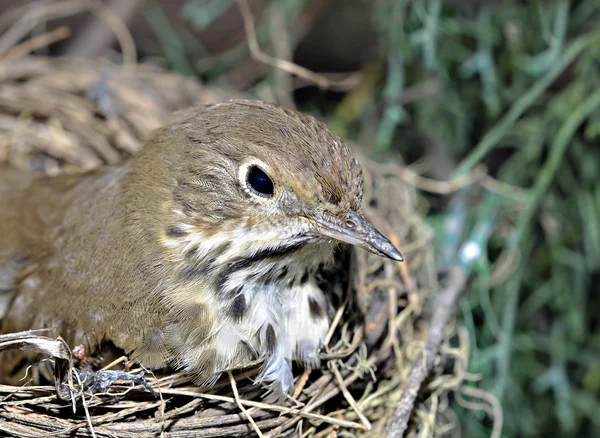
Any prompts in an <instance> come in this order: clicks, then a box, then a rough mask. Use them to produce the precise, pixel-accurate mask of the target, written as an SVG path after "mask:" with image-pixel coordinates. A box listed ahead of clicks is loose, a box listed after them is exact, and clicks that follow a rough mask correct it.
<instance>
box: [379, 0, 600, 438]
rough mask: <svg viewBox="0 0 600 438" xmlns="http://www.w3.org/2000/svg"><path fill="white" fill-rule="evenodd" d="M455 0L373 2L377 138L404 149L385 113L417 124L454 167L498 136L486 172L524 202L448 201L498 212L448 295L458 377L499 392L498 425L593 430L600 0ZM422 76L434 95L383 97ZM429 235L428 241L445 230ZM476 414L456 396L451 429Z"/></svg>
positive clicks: (477, 213)
mask: <svg viewBox="0 0 600 438" xmlns="http://www.w3.org/2000/svg"><path fill="white" fill-rule="evenodd" d="M458 3H459V2H446V3H442V2H440V1H437V0H431V1H424V2H420V3H419V4H416V3H412V4H410V5H409V4H406V3H404V4H403V3H402V2H387V1H386V2H384V1H382V2H380V4H379V10H378V12H379V14H378V16H377V19H378V24H379V28H380V30H381V32H382V35H383V36H384V37H385V38H386V42H387V47H388V60H389V62H388V64H387V66H388V67H387V68H388V74H387V76H386V82H385V83H384V84H382V91H381V100H382V101H383V102H385V109H384V111H383V114H382V116H381V122H380V125H379V135H378V137H377V139H378V143H377V146H378V148H379V150H384V149H386V148H387V147H391V146H392V145H394V147H396V148H397V147H400V148H401V149H402V150H405V151H406V154H407V155H408V154H410V150H411V147H413V145H412V144H408V143H405V142H404V141H403V139H402V138H399V137H397V136H393V135H391V134H390V133H391V132H392V133H393V132H394V131H395V129H394V128H392V127H390V124H392V123H395V126H396V127H403V129H404V130H407V129H412V130H418V131H420V132H422V133H423V134H424V135H425V136H426V137H427V138H429V139H430V143H432V144H433V143H438V144H439V143H441V144H443V145H444V151H446V153H447V157H446V159H447V160H450V161H451V162H456V163H457V165H456V171H455V172H454V175H456V176H458V175H461V174H464V173H466V172H469V171H470V170H472V169H473V168H474V167H475V165H477V164H478V163H480V162H482V161H483V162H487V163H488V164H490V165H496V164H499V163H496V162H495V160H494V159H493V157H494V155H491V154H493V152H494V150H496V149H497V148H499V147H503V148H509V149H510V150H511V155H510V157H508V158H506V157H504V158H502V160H504V161H503V162H502V163H501V164H502V166H501V168H500V170H499V172H498V175H497V177H498V178H499V179H500V180H501V181H503V182H506V183H509V184H512V185H514V186H516V187H520V188H522V189H524V190H525V192H524V193H525V195H526V198H525V200H524V202H520V201H519V200H518V198H512V197H506V198H505V199H503V200H500V201H499V202H498V205H499V206H500V208H499V210H494V215H495V216H494V217H492V216H486V215H489V209H488V210H486V209H485V207H484V203H481V204H478V205H473V206H472V207H470V208H468V209H467V208H466V207H464V204H463V208H464V211H462V212H461V214H462V218H461V220H462V221H464V222H465V223H467V224H470V223H474V222H477V223H482V221H483V223H485V218H486V217H488V220H494V218H495V217H496V216H497V219H498V223H497V225H496V234H495V235H494V236H493V237H492V239H491V240H490V242H489V244H488V245H487V247H484V251H483V256H482V257H481V258H480V259H479V260H478V261H477V262H476V263H475V264H474V266H473V267H472V268H473V273H474V276H473V281H472V283H471V286H470V289H469V291H468V292H467V295H466V296H465V298H464V299H463V302H462V304H461V310H462V315H463V320H464V322H465V325H466V326H467V328H468V329H469V331H470V335H471V342H472V346H473V352H472V362H471V365H470V369H469V371H470V372H471V373H480V374H481V375H482V376H483V379H482V380H481V381H480V382H478V383H476V384H475V383H473V385H477V386H479V387H480V388H483V389H486V390H489V391H492V392H493V393H494V394H495V395H496V396H497V397H498V398H499V399H500V400H501V402H502V405H503V409H504V424H505V427H504V433H503V435H504V436H573V437H575V436H600V428H599V421H598V419H597V418H594V416H593V415H591V413H592V412H600V401H599V394H600V391H599V387H600V385H599V383H598V376H599V375H600V373H599V371H598V365H597V363H598V360H599V359H600V348H599V342H598V334H597V333H596V331H597V328H598V326H599V324H600V307H599V305H600V302H599V301H600V297H599V296H598V295H599V294H598V287H597V286H596V285H595V283H596V282H597V281H598V278H599V274H600V263H599V252H600V240H599V239H600V228H599V227H600V202H598V199H599V196H598V193H599V191H600V183H599V178H598V176H599V173H598V171H599V170H600V168H599V166H600V142H599V139H600V137H599V126H600V125H599V118H600V91H599V90H600V87H599V86H598V85H599V83H598V81H599V80H600V74H599V69H598V67H599V66H600V56H599V55H600V54H599V52H600V32H599V31H598V23H599V20H600V3H598V2H596V1H594V0H590V1H580V2H572V3H569V2H565V1H555V2H548V1H544V2H542V1H539V2H498V3H496V2H486V4H485V5H484V6H482V7H480V8H478V9H475V8H469V7H467V6H465V5H462V6H461V5H458ZM389 8H399V9H401V12H398V13H396V14H397V15H394V14H391V13H390V12H389V11H390V9H389ZM399 29H401V30H399ZM407 42H408V43H407ZM398 51H402V53H401V54H398V53H396V52H398ZM395 57H397V58H398V59H400V61H397V60H396V59H395ZM430 78H434V79H435V80H438V81H440V82H441V84H442V85H441V89H442V93H441V95H438V96H435V97H434V98H424V99H421V100H419V101H416V102H414V103H411V104H409V105H406V106H401V105H399V104H398V102H399V101H400V100H401V96H402V93H403V92H405V91H406V89H407V87H410V86H411V85H414V84H415V83H419V82H421V81H423V80H426V79H430ZM388 111H390V113H391V116H388V115H387V112H388ZM398 114H402V117H398V116H397V115H398ZM390 120H391V122H390ZM482 195H484V196H486V197H487V196H488V195H485V193H482ZM455 214H456V211H454V210H452V209H449V210H447V211H442V212H438V215H437V219H436V220H439V217H440V216H441V217H444V216H446V217H447V218H452V215H455ZM468 229H469V227H468V226H467V227H466V230H468ZM438 236H439V237H440V239H439V242H438V245H439V247H440V248H439V254H442V255H443V254H446V253H447V249H448V247H449V246H450V247H454V246H455V243H452V242H451V241H449V240H448V238H447V235H445V234H444V233H438ZM454 238H456V236H454ZM507 260H508V262H507ZM440 262H441V263H442V264H443V263H444V259H443V258H441V259H440ZM500 268H502V269H503V270H504V274H503V275H499V274H498V273H499V272H501V269H500ZM480 414H481V413H475V412H473V411H462V412H461V419H462V422H463V427H464V430H463V434H464V436H488V435H489V433H490V429H489V426H490V425H489V423H485V422H483V423H482V421H483V420H484V419H485V418H486V417H485V415H480Z"/></svg>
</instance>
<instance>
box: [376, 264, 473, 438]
mask: <svg viewBox="0 0 600 438" xmlns="http://www.w3.org/2000/svg"><path fill="white" fill-rule="evenodd" d="M467 278H468V276H467V273H466V272H465V270H464V269H462V268H461V267H459V266H455V267H453V268H451V269H450V273H449V276H448V284H447V286H446V287H445V288H444V289H442V290H441V291H440V293H439V295H438V299H437V301H436V303H435V311H434V313H433V315H432V317H431V321H430V324H429V334H428V335H427V340H426V341H425V346H424V347H423V349H422V350H421V352H420V353H419V355H418V356H417V358H416V359H415V361H414V362H413V365H412V368H411V370H410V373H409V375H408V378H407V381H406V383H405V384H404V387H403V391H402V396H401V397H400V401H399V402H398V404H397V406H396V410H395V412H394V415H393V417H392V420H391V422H390V426H389V428H388V432H387V436H388V438H397V437H401V436H403V435H404V432H405V431H406V428H407V427H408V421H409V419H410V416H411V413H412V410H413V408H414V405H415V400H416V398H417V396H418V394H419V389H420V388H421V385H422V384H423V381H424V380H425V378H426V377H427V376H428V375H429V373H430V372H431V369H432V368H433V364H434V360H435V358H436V356H437V354H438V352H439V349H440V345H441V343H442V341H443V339H444V330H445V328H446V326H447V325H448V321H449V320H450V317H451V316H452V315H453V313H454V306H455V304H456V301H457V300H458V297H459V296H460V294H461V292H462V291H463V289H464V288H465V285H466V283H467Z"/></svg>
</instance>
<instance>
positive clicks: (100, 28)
mask: <svg viewBox="0 0 600 438" xmlns="http://www.w3.org/2000/svg"><path fill="white" fill-rule="evenodd" d="M143 3H144V0H129V1H125V2H124V1H116V0H112V1H111V2H110V3H109V4H108V5H105V4H103V3H101V2H94V3H93V4H91V5H90V8H89V10H90V12H91V13H92V14H94V15H95V16H96V17H97V18H98V19H99V20H98V19H96V20H94V21H92V22H91V23H89V24H88V25H87V26H86V28H85V29H84V31H83V32H81V33H79V34H77V36H76V38H74V39H73V40H72V41H69V43H70V44H69V46H68V48H67V49H66V50H65V54H66V56H69V57H73V58H81V57H88V58H94V57H97V56H98V55H100V53H101V51H102V50H103V49H105V48H106V47H107V46H108V45H109V44H111V42H112V40H113V38H116V40H117V41H118V42H119V46H121V50H122V52H123V58H124V60H125V64H129V65H132V64H134V63H135V62H136V57H137V49H136V47H135V41H134V40H133V36H132V35H131V32H130V31H129V29H128V28H127V21H128V20H129V19H131V17H132V16H133V15H134V14H135V13H136V12H137V11H138V10H139V9H140V8H141V6H142V4H143Z"/></svg>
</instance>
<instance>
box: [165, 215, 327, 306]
mask: <svg viewBox="0 0 600 438" xmlns="http://www.w3.org/2000/svg"><path fill="white" fill-rule="evenodd" d="M223 228H227V229H228V230H227V231H225V230H223V231H219V232H216V233H212V234H210V235H209V234H208V233H203V232H201V231H198V230H197V229H196V228H194V227H188V228H186V227H183V226H182V227H181V228H179V229H176V230H172V231H173V233H172V234H173V235H172V236H168V237H167V238H166V239H165V241H164V243H165V244H166V245H167V246H169V247H170V250H171V253H172V254H173V261H174V262H175V263H176V265H177V266H178V269H177V271H178V274H177V275H178V277H179V278H178V280H180V281H181V282H183V283H185V282H188V283H202V284H203V285H204V286H205V287H208V288H210V289H212V290H213V291H215V292H216V293H217V294H219V295H229V294H236V293H239V292H240V290H242V289H244V288H249V287H257V286H258V287H260V286H263V285H274V286H277V287H278V289H282V288H286V287H292V286H294V285H297V284H300V283H302V282H305V281H306V280H307V278H308V277H309V276H310V275H312V274H313V273H315V272H316V271H317V270H318V269H319V266H321V265H323V264H328V263H330V262H331V261H332V260H333V252H334V248H335V246H334V245H332V244H331V243H329V242H326V241H317V242H315V241H309V240H308V239H306V238H304V237H295V238H289V239H284V240H279V239H278V233H277V231H276V230H272V229H271V230H270V229H268V228H265V229H259V228H256V229H252V228H248V227H247V226H244V225H243V224H242V223H240V224H239V225H238V226H234V227H223Z"/></svg>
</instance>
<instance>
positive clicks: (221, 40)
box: [0, 0, 600, 437]
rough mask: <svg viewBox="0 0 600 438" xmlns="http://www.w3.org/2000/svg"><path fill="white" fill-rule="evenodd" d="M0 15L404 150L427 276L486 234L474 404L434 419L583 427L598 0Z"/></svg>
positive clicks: (49, 9)
mask: <svg viewBox="0 0 600 438" xmlns="http://www.w3.org/2000/svg"><path fill="white" fill-rule="evenodd" d="M32 6H34V7H32ZM0 14H1V15H0V27H1V30H2V35H1V36H0V52H3V51H5V50H7V48H8V47H10V46H11V45H13V44H14V43H16V42H18V41H20V40H22V39H24V38H31V37H35V36H36V35H48V32H52V31H53V30H56V29H60V28H61V27H62V26H67V27H68V28H69V29H70V35H69V38H56V41H50V44H45V45H43V47H41V48H39V49H35V48H34V49H32V50H33V52H34V53H37V54H43V55H51V56H60V57H67V58H82V57H83V58H97V57H105V58H109V59H112V60H114V61H116V62H125V63H127V62H133V61H138V62H152V63H156V64H159V65H161V66H163V67H165V68H167V69H169V70H171V71H174V72H177V73H180V74H182V75H185V76H189V77H194V78H198V80H200V81H202V82H203V83H205V84H207V85H208V86H210V87H215V88H219V89H223V90H227V91H231V92H232V93H234V94H235V93H238V92H239V93H242V92H243V93H246V95H250V96H252V97H255V98H259V99H263V100H267V101H272V102H278V103H280V104H282V105H286V106H289V107H296V108H298V109H300V110H302V111H305V112H308V113H311V114H313V115H315V116H316V117H318V118H320V119H321V120H323V121H325V122H326V123H328V124H329V126H330V127H331V128H332V129H333V130H335V131H336V132H337V133H338V134H339V135H341V136H342V137H343V138H345V139H347V140H348V141H350V142H354V143H356V144H358V145H360V146H359V147H361V148H362V150H363V152H364V153H365V154H367V155H368V156H370V157H371V158H372V159H374V160H377V161H381V162H385V161H388V160H394V161H397V162H400V163H402V165H403V169H404V173H403V178H405V179H406V181H407V182H410V183H411V184H413V185H415V186H416V187H417V188H418V189H419V190H420V192H421V194H422V210H423V212H424V213H426V218H427V221H428V223H429V225H430V226H431V227H432V228H433V229H434V230H435V231H436V233H435V235H436V236H437V238H436V239H435V241H432V242H431V245H436V248H437V251H436V252H437V254H438V255H439V260H438V266H439V269H440V272H443V271H444V268H445V267H447V266H450V265H451V264H453V263H456V260H455V257H456V256H455V254H456V251H454V250H453V249H455V248H456V246H457V245H458V243H457V242H459V241H460V240H461V239H462V238H463V234H466V230H468V229H470V228H472V227H473V226H475V225H477V226H483V227H484V228H485V229H486V230H489V232H491V237H490V238H489V240H487V239H486V240H485V244H483V245H478V246H477V245H476V246H475V247H474V250H475V252H476V253H475V255H473V259H472V260H473V262H472V263H471V264H470V266H469V269H470V270H471V271H472V276H471V281H470V282H469V286H468V289H467V290H465V292H464V293H463V295H462V298H461V300H460V302H459V308H458V317H459V319H460V321H461V323H462V324H463V325H464V327H465V328H466V333H467V335H468V338H469V345H470V350H471V351H470V363H469V370H468V371H469V374H468V379H467V380H468V383H467V384H466V385H467V386H468V387H471V388H474V389H475V390H476V391H479V392H477V393H478V394H480V395H481V397H482V398H483V399H486V397H487V401H488V403H479V404H477V403H473V402H469V401H467V400H464V399H462V397H461V396H460V393H459V394H457V395H456V397H454V398H453V400H452V403H453V404H454V411H455V412H456V413H457V415H458V418H459V420H460V421H459V424H460V430H454V431H451V432H449V433H448V434H449V435H453V436H466V437H487V436H490V434H491V432H492V423H491V421H490V419H489V418H490V416H491V415H490V411H491V410H492V408H493V407H496V408H497V403H496V400H497V401H498V402H499V403H500V405H501V407H502V418H503V425H504V427H503V432H502V436H506V437H534V436H540V437H541V436H564V437H593V436H600V334H599V331H598V326H599V324H600V293H599V292H600V287H599V286H598V283H599V282H600V183H599V180H600V177H599V175H600V2H599V1H598V0H581V1H575V0H573V1H552V0H543V1H542V0H539V1H508V0H506V1H501V0H461V1H459V0H453V1H452V0H446V1H442V0H419V1H417V0H413V1H409V0H272V1H269V0H238V1H235V0H146V1H144V0H110V1H109V0H106V1H104V2H99V1H98V2H94V1H81V0H73V1H46V0H33V1H24V0H4V1H2V2H0ZM40 17H43V19H40ZM98 18H101V19H98ZM28 20H29V21H28ZM31 20H33V21H34V22H35V23H34V25H33V26H30V27H27V32H26V34H19V29H20V28H21V29H23V26H21V27H19V26H18V24H19V23H21V24H23V23H25V24H26V23H27V22H30V21H31ZM15 23H16V24H15ZM15 29H16V30H15ZM127 30H129V32H127ZM11 32H12V33H11ZM0 86H1V85H0ZM449 223H453V224H454V228H452V232H448V228H447V227H448V224H449ZM475 229H476V230H477V227H475ZM496 411H497V409H496ZM496 414H497V412H496Z"/></svg>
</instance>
